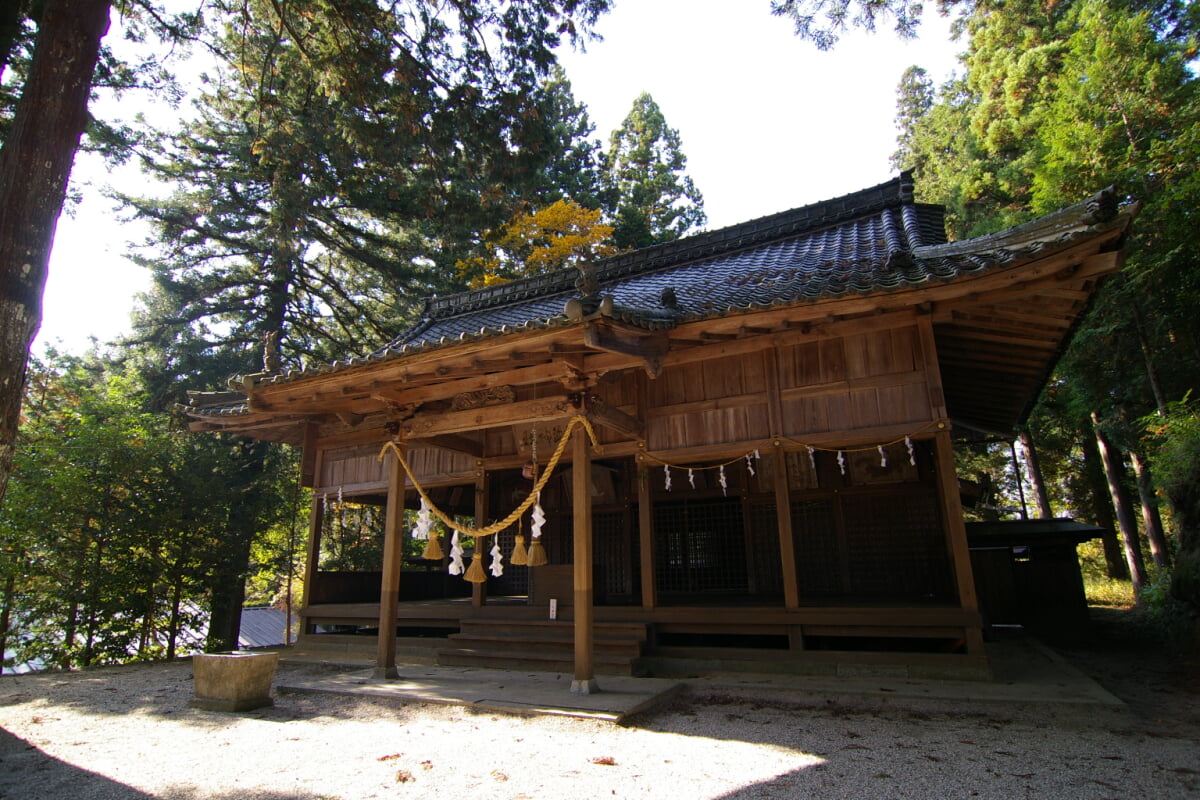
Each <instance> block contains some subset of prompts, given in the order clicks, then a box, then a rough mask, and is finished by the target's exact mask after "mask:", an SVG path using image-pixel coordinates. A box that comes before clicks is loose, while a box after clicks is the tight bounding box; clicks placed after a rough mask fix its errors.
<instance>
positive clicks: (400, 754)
mask: <svg viewBox="0 0 1200 800" xmlns="http://www.w3.org/2000/svg"><path fill="white" fill-rule="evenodd" d="M402 755H403V753H392V754H391V755H386V756H380V757H379V758H377V759H375V760H376V761H391V760H393V759H396V758H399V757H400V756H402Z"/></svg>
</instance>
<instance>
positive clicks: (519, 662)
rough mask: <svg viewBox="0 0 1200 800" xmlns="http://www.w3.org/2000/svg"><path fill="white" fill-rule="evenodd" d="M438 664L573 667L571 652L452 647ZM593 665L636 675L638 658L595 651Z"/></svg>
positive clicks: (599, 670) (560, 669) (441, 653)
mask: <svg viewBox="0 0 1200 800" xmlns="http://www.w3.org/2000/svg"><path fill="white" fill-rule="evenodd" d="M437 663H438V665H439V666H443V667H476V668H481V669H509V670H530V671H536V672H565V673H570V672H572V671H573V670H574V669H575V660H574V658H572V657H571V655H570V654H566V655H565V656H564V655H562V654H554V653H552V652H548V651H545V650H541V649H537V650H526V651H521V650H507V651H498V650H480V649H473V648H454V649H447V650H439V651H438V661H437ZM592 665H593V667H594V668H595V670H596V672H597V673H598V674H602V675H636V674H638V659H636V658H627V657H622V656H611V655H603V654H601V653H596V654H595V656H594V657H593V660H592Z"/></svg>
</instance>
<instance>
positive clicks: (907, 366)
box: [779, 328, 933, 437]
mask: <svg viewBox="0 0 1200 800" xmlns="http://www.w3.org/2000/svg"><path fill="white" fill-rule="evenodd" d="M779 387H780V395H781V398H782V411H783V427H784V430H783V431H781V433H782V434H783V435H785V436H793V437H803V436H805V435H811V434H817V433H830V432H836V431H852V430H855V429H861V428H875V427H884V426H888V425H898V424H904V423H908V422H926V421H929V420H930V419H931V418H932V415H933V410H932V409H931V408H930V406H929V390H928V387H927V386H926V376H925V371H924V362H923V360H922V359H921V357H920V349H919V340H918V337H917V331H916V328H895V329H890V330H882V331H875V332H871V333H863V334H857V335H854V336H846V337H843V338H837V339H823V340H819V341H813V342H806V343H804V344H797V345H792V346H788V347H781V348H780V349H779Z"/></svg>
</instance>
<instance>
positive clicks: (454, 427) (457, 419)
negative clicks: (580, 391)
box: [400, 395, 578, 439]
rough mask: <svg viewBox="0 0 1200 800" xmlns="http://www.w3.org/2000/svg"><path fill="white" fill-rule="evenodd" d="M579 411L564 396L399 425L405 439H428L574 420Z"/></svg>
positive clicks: (433, 416) (421, 417) (422, 417)
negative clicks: (452, 434)
mask: <svg viewBox="0 0 1200 800" xmlns="http://www.w3.org/2000/svg"><path fill="white" fill-rule="evenodd" d="M576 413H578V410H577V409H576V407H575V406H574V405H572V404H571V402H570V401H569V400H568V399H567V398H566V396H565V395H563V396H559V397H547V398H542V399H539V400H522V401H519V402H516V403H506V404H505V405H500V406H485V407H483V408H472V409H469V410H467V411H445V412H441V413H419V414H417V415H415V416H414V417H413V418H412V419H410V420H408V421H407V422H404V423H402V424H401V425H400V430H401V431H402V432H403V433H404V436H405V438H413V439H428V438H430V437H432V436H441V435H444V434H448V433H465V432H466V431H479V430H486V429H488V428H498V427H500V426H501V425H512V424H513V423H517V422H529V421H532V420H538V421H542V420H552V419H562V418H563V417H570V416H574V415H575V414H576Z"/></svg>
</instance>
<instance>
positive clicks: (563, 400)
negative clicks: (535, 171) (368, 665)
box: [185, 174, 1135, 692]
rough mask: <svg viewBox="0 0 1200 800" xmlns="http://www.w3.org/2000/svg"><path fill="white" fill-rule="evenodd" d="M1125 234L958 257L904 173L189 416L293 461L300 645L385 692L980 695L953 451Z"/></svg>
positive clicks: (957, 248) (1090, 219)
mask: <svg viewBox="0 0 1200 800" xmlns="http://www.w3.org/2000/svg"><path fill="white" fill-rule="evenodd" d="M1134 213H1135V208H1134V207H1132V206H1123V205H1122V204H1121V203H1120V202H1119V198H1118V197H1117V196H1116V195H1115V194H1114V193H1113V192H1112V191H1111V190H1109V191H1105V192H1101V193H1099V194H1097V195H1096V196H1094V197H1092V198H1090V199H1088V200H1087V201H1085V202H1082V203H1080V204H1078V205H1075V206H1071V207H1069V208H1065V209H1063V210H1061V211H1058V212H1056V213H1053V214H1050V215H1048V216H1046V217H1043V218H1041V219H1038V220H1035V221H1033V222H1030V223H1027V224H1024V225H1020V226H1017V227H1015V228H1011V229H1009V230H1006V231H1003V232H1000V233H996V234H993V235H989V236H984V237H980V238H975V239H970V240H965V241H958V242H947V241H946V236H945V229H944V223H943V211H942V209H941V208H940V207H938V206H933V205H928V204H922V203H917V202H915V201H914V199H913V185H912V180H911V177H910V176H908V175H907V174H905V175H901V176H899V177H898V178H896V179H894V180H891V181H889V182H887V183H884V184H882V185H879V186H876V187H873V188H870V189H866V190H863V191H859V192H855V193H853V194H849V195H846V196H844V197H840V198H837V199H834V200H830V201H827V202H821V203H816V204H814V205H810V206H805V207H803V208H798V209H794V210H791V211H785V212H783V213H780V214H775V215H773V216H768V217H763V218H761V219H756V220H753V221H750V222H746V223H743V224H740V225H735V226H732V227H729V228H725V229H722V230H716V231H710V232H707V233H702V234H698V235H695V236H691V237H688V238H685V239H681V240H679V241H675V242H671V243H668V244H663V245H657V246H654V247H650V248H646V249H642V250H637V251H634V252H629V253H625V254H623V255H619V256H615V257H613V258H610V259H607V260H604V261H601V262H598V263H595V264H592V265H588V266H585V267H581V268H579V269H565V270H560V271H556V272H552V273H548V274H543V275H538V276H535V277H530V278H524V279H520V280H515V281H512V282H509V283H504V284H501V285H496V286H490V287H487V288H484V289H480V290H477V291H471V292H465V293H461V294H455V295H451V296H446V297H438V298H434V299H431V300H428V301H427V303H426V306H425V308H424V312H423V315H422V318H421V320H420V322H419V323H417V324H416V325H415V326H413V327H412V328H411V329H410V330H408V331H407V332H406V333H404V334H403V335H402V336H400V337H399V338H397V339H396V340H395V341H393V342H391V343H389V344H387V346H385V347H383V348H382V349H380V350H377V351H375V352H373V353H371V354H369V355H367V356H365V357H361V358H352V359H350V360H347V361H339V362H336V363H333V364H328V365H322V366H312V367H307V368H305V369H302V370H298V371H285V372H280V373H258V374H252V375H244V376H240V377H237V378H235V379H233V380H231V382H230V386H231V388H232V389H234V390H235V391H227V392H212V393H192V394H191V398H190V405H188V406H187V407H186V409H185V410H186V413H187V414H188V415H190V417H191V418H192V420H193V422H192V428H193V429H194V430H202V431H224V432H228V433H233V434H237V435H242V436H249V437H254V438H258V439H265V440H274V441H282V442H289V443H291V444H294V445H297V446H300V447H302V448H303V462H302V463H303V466H302V482H303V484H304V485H305V486H309V487H312V488H313V489H314V504H313V511H312V517H311V530H310V536H309V542H308V560H307V569H306V573H305V583H304V585H305V601H304V604H303V608H302V610H301V612H300V613H301V615H302V618H303V623H304V627H303V634H302V637H304V638H306V639H308V640H311V641H316V640H319V639H320V638H321V637H330V636H357V637H360V638H359V640H360V641H361V640H363V637H367V636H371V635H375V636H377V640H376V641H375V642H374V645H375V647H376V652H377V666H378V668H379V672H380V674H383V675H388V674H394V672H395V664H396V648H397V643H398V640H406V639H407V637H415V636H420V635H422V634H423V635H425V636H427V637H428V636H435V637H439V638H438V641H437V642H436V648H437V652H438V658H439V660H440V662H441V663H444V664H467V663H474V664H487V665H494V666H501V667H504V666H508V667H519V668H522V669H538V668H542V669H549V670H559V671H564V672H571V673H573V675H574V682H573V684H572V689H573V690H574V691H579V692H590V691H594V690H595V689H596V688H597V686H596V673H597V672H606V671H620V672H624V673H625V674H630V673H633V674H659V673H660V672H665V671H667V670H669V668H670V667H671V666H672V664H674V663H676V662H675V660H676V659H697V658H699V659H705V660H707V661H708V662H710V663H719V664H721V665H722V666H723V667H724V668H730V666H731V665H741V666H743V667H744V666H746V665H749V666H750V667H753V665H755V664H758V665H765V663H764V662H771V664H772V666H771V667H770V668H771V669H801V670H802V669H815V670H829V669H833V668H834V667H835V666H836V665H840V664H844V663H854V664H885V665H901V666H903V667H905V668H907V669H908V670H909V672H908V674H912V675H916V674H931V675H932V674H948V673H950V672H954V671H956V670H957V671H958V672H959V673H971V672H975V673H978V674H980V675H983V674H986V672H987V661H986V656H985V654H984V649H983V628H982V621H981V615H980V611H979V607H978V600H977V595H976V590H975V585H974V581H973V577H972V571H971V564H970V557H969V554H968V549H967V539H966V533H965V528H964V522H963V516H962V508H961V506H960V500H959V488H958V478H957V476H956V474H955V466H954V454H953V451H952V441H953V437H955V436H959V435H966V434H968V433H970V432H978V431H985V432H1011V431H1013V430H1014V429H1015V428H1016V427H1017V426H1018V425H1020V424H1021V423H1022V422H1023V421H1024V419H1025V417H1026V415H1027V414H1028V413H1029V411H1030V409H1031V407H1032V405H1033V403H1034V401H1035V400H1036V398H1037V396H1038V394H1039V392H1040V391H1041V389H1042V386H1043V384H1044V382H1045V381H1046V379H1047V377H1048V376H1049V373H1050V370H1051V369H1052V367H1053V366H1054V363H1055V360H1056V358H1057V357H1058V356H1059V354H1060V353H1061V352H1062V350H1063V348H1064V347H1065V346H1066V343H1067V341H1068V338H1069V336H1070V334H1071V332H1072V330H1073V329H1074V327H1075V325H1076V324H1077V323H1078V321H1079V320H1080V318H1081V316H1082V315H1083V314H1084V313H1085V311H1086V310H1087V308H1088V306H1089V302H1090V300H1091V298H1092V297H1093V295H1094V293H1095V292H1096V290H1097V287H1098V285H1099V284H1100V282H1101V281H1102V280H1103V278H1104V276H1106V275H1108V274H1110V273H1112V272H1114V271H1115V270H1117V269H1118V268H1119V267H1120V264H1121V246H1122V242H1123V239H1124V238H1125V236H1126V234H1127V231H1128V227H1129V225H1130V222H1131V220H1132V218H1133V216H1134ZM593 437H594V438H593ZM452 528H456V529H457V530H452ZM414 532H415V536H416V540H414V535H413V534H414ZM422 556H425V557H422ZM514 556H515V558H514ZM541 562H545V563H541ZM451 573H456V574H451ZM366 641H371V640H370V639H366Z"/></svg>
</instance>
